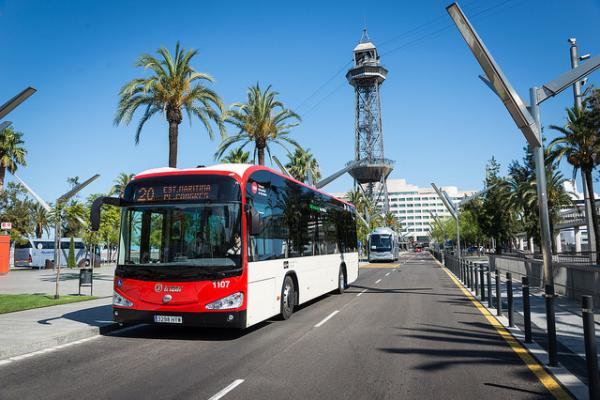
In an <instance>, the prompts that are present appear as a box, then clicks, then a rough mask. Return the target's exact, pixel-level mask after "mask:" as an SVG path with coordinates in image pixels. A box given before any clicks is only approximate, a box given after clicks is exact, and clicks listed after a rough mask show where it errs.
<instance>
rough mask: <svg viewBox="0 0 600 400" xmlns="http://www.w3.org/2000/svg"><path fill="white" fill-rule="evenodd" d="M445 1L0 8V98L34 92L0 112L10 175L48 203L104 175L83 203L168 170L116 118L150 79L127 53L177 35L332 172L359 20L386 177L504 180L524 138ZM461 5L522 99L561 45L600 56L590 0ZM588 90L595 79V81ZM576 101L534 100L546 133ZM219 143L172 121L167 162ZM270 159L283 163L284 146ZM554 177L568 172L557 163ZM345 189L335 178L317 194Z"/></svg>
mask: <svg viewBox="0 0 600 400" xmlns="http://www.w3.org/2000/svg"><path fill="white" fill-rule="evenodd" d="M448 4H449V3H448V2H445V1H434V0H422V1H419V2H410V3H409V2H406V1H402V2H399V1H377V2H364V1H360V2H358V1H350V0H348V1H345V2H343V3H340V2H327V1H323V0H321V1H302V2H282V1H276V2H275V1H274V2H268V1H256V2H251V1H245V2H236V1H233V2H228V3H227V5H226V6H225V4H224V3H223V2H198V1H189V2H185V1H171V2H168V6H167V3H165V2H164V1H161V2H159V1H149V0H148V1H110V0H104V1H79V2H75V1H52V2H47V1H27V0H19V1H16V0H8V1H2V0H0V52H1V54H2V62H1V63H0V88H1V90H0V102H4V101H6V100H8V99H10V98H11V97H12V96H14V95H15V94H16V93H18V92H19V91H21V90H22V89H24V88H26V87H27V86H33V87H35V88H36V89H37V90H38V92H37V93H35V94H34V95H33V96H32V97H31V98H30V99H29V100H27V101H26V102H25V103H23V104H22V105H21V106H20V107H18V108H17V109H16V110H15V111H13V112H12V113H11V114H9V115H8V116H7V117H6V118H5V119H6V120H10V121H12V122H13V126H14V128H15V129H16V130H18V131H21V132H23V134H24V139H25V141H26V148H27V150H28V154H27V166H26V167H21V168H20V169H19V171H18V174H19V175H20V176H21V177H22V178H23V179H24V180H25V181H26V182H27V183H28V184H29V185H30V186H31V187H32V188H34V190H36V191H37V192H38V193H39V194H40V195H41V196H42V197H43V198H45V199H47V200H49V201H52V200H53V199H55V198H56V197H57V196H59V195H61V194H62V193H64V192H66V191H67V190H68V184H67V182H66V179H67V177H72V176H79V177H81V178H82V180H83V179H85V178H87V177H89V176H92V175H94V174H96V173H98V174H100V175H101V177H100V178H99V179H98V180H97V181H96V182H94V183H92V184H91V185H90V186H89V187H88V188H87V189H85V191H84V192H82V197H84V196H86V195H87V194H90V193H99V192H107V191H108V190H109V189H110V187H111V185H112V182H113V180H114V179H115V177H116V176H117V175H118V174H119V173H120V172H131V173H135V172H141V171H143V170H146V169H150V168H155V167H161V166H165V165H166V164H167V161H168V147H167V144H168V142H167V124H166V122H165V121H164V120H163V119H162V118H161V117H155V118H154V119H153V120H151V121H150V122H149V123H147V125H146V127H145V128H144V130H143V132H142V136H141V140H140V143H139V145H137V146H136V145H135V143H134V133H135V128H136V126H137V123H136V122H137V117H139V114H138V115H137V116H136V118H135V119H134V121H133V123H132V124H131V125H129V126H127V125H123V126H115V125H114V124H113V120H114V115H115V110H116V105H117V101H118V92H119V89H120V88H121V86H122V85H123V84H124V83H126V82H127V81H129V80H131V79H133V78H137V77H144V76H147V74H148V72H147V71H144V70H143V69H141V68H138V67H136V66H135V61H136V59H137V58H138V57H139V56H140V55H141V54H142V53H154V52H155V51H156V49H158V48H159V47H160V46H166V47H168V48H169V49H171V50H172V49H174V47H175V43H176V42H177V41H180V42H181V45H182V46H183V47H184V48H194V49H197V50H198V56H197V57H196V58H194V59H193V62H192V65H193V66H194V68H196V69H197V70H199V71H202V72H207V73H209V74H211V75H212V76H214V78H215V80H216V82H215V84H214V85H213V89H214V90H216V91H217V92H218V93H219V95H220V96H221V97H222V99H223V100H224V102H225V103H226V104H227V105H230V104H232V103H234V102H240V101H244V100H245V99H246V90H247V88H248V87H249V86H251V85H254V84H255V83H257V82H259V83H260V84H261V85H263V86H266V85H272V88H273V89H274V90H276V91H277V92H279V93H280V95H279V96H280V99H281V100H282V101H283V102H284V104H286V106H287V107H289V108H290V109H292V110H294V111H296V112H298V113H299V114H300V115H301V116H302V123H301V125H300V126H298V127H297V128H295V129H294V130H293V135H294V137H295V139H296V140H297V141H298V142H300V144H301V145H302V146H304V147H307V148H310V149H311V150H312V151H313V153H314V154H315V156H316V158H317V159H318V160H319V163H320V166H321V171H322V174H323V175H325V176H326V175H329V174H330V173H333V172H335V171H337V170H338V169H340V168H341V167H342V166H343V165H344V164H345V163H346V162H347V161H349V160H351V159H352V158H353V156H354V104H353V102H354V94H353V89H352V87H351V86H350V85H349V84H348V83H347V81H346V79H345V76H344V75H345V73H346V71H347V69H348V68H349V66H350V63H349V62H350V61H351V60H352V49H353V48H354V47H355V46H356V44H357V43H358V41H359V39H360V37H361V31H362V29H363V28H364V27H365V26H366V27H367V29H368V32H369V36H370V38H371V40H372V41H373V42H374V44H375V45H376V46H377V48H378V50H379V53H380V55H381V62H382V65H384V66H385V67H386V68H387V69H388V70H389V74H388V77H387V80H386V81H385V82H384V84H383V86H382V88H381V108H382V120H383V132H384V143H385V156H386V158H390V159H393V160H395V161H396V164H395V169H394V171H393V172H392V175H391V177H392V178H405V179H406V180H407V181H408V182H409V183H412V184H416V185H419V186H428V185H429V183H430V182H432V181H433V182H436V183H438V184H439V185H444V186H447V185H453V186H458V187H459V188H460V189H478V188H480V187H481V186H482V181H483V178H484V171H485V165H486V163H487V162H488V160H489V159H490V158H491V157H492V156H493V157H495V158H496V159H497V160H498V161H499V162H500V163H501V164H502V166H503V172H505V171H506V166H507V165H508V164H509V163H510V162H511V161H512V160H515V159H521V158H522V156H523V151H522V148H523V146H524V145H525V139H524V138H523V135H522V134H521V132H520V131H519V130H517V128H516V127H515V125H514V123H513V121H512V119H511V118H510V116H509V114H508V113H507V111H506V110H505V108H504V107H503V105H502V103H501V102H500V101H499V100H498V98H496V97H495V96H494V95H493V94H492V93H491V92H490V90H489V89H488V88H487V87H486V86H485V85H484V84H483V83H482V82H481V81H480V80H479V79H478V78H477V76H478V75H479V74H481V69H480V67H479V65H478V64H477V62H476V61H475V59H474V58H473V56H472V54H471V52H470V51H469V49H468V48H467V46H466V44H465V42H464V41H463V39H462V37H461V36H460V34H459V33H458V31H457V30H456V28H455V27H454V25H453V24H452V22H451V20H450V17H449V16H448V15H447V13H446V11H445V7H446V6H447V5H448ZM460 4H461V7H462V8H463V10H464V11H465V13H466V15H467V16H468V17H469V18H470V19H471V22H472V23H473V25H474V26H475V28H476V29H477V31H478V33H479V35H480V36H481V37H482V39H483V40H484V41H485V43H486V45H487V47H488V49H489V50H490V51H491V52H492V54H493V55H494V58H495V59H496V61H497V62H498V63H499V65H500V66H501V67H502V69H503V71H504V73H505V75H506V76H507V77H508V78H509V79H510V81H511V82H512V84H513V86H514V87H515V89H516V90H517V91H518V92H519V93H520V95H521V96H522V97H523V98H524V99H525V100H527V98H528V93H529V87H530V86H533V85H537V86H539V85H542V84H543V83H545V82H548V81H550V80H552V79H554V78H555V77H556V76H558V75H559V74H561V73H563V72H565V71H566V70H568V69H569V68H570V64H569V44H568V42H567V39H568V38H570V37H576V38H577V41H578V44H579V46H580V47H579V49H580V54H584V53H591V54H592V55H595V54H599V53H600V41H599V40H598V38H599V37H600V24H598V21H599V20H600V1H599V0H581V1H578V2H567V1H558V0H489V1H483V0H479V1H476V0H466V1H462V2H460ZM534 16H535V18H534ZM590 84H595V85H596V86H598V85H600V73H596V74H595V75H592V76H591V77H590V79H589V81H588V84H587V85H586V86H589V85H590ZM572 104H573V96H572V92H571V90H570V89H569V90H566V91H565V92H563V93H562V94H561V95H559V96H557V97H556V98H553V99H550V100H548V101H546V102H545V103H544V104H543V105H542V108H541V115H542V124H543V125H544V126H547V125H550V124H555V125H563V124H564V122H565V111H564V110H565V108H566V107H569V106H571V105H572ZM235 133H236V132H235V130H233V128H231V127H230V128H229V134H235ZM546 135H547V136H548V137H549V138H552V137H553V136H554V133H553V132H552V131H550V130H548V129H546ZM218 143H219V140H218V139H215V140H214V141H210V140H209V138H208V135H207V133H206V130H205V129H204V128H203V127H202V125H201V124H200V123H199V121H193V122H192V125H191V126H190V124H189V122H188V121H187V120H184V122H183V123H182V124H181V126H180V135H179V157H178V166H179V167H194V166H196V165H199V164H204V165H211V164H213V163H214V160H213V154H214V152H215V149H216V147H217V145H218ZM274 154H277V155H278V156H280V159H282V160H284V159H286V157H285V152H284V151H283V150H276V151H275V153H274ZM562 169H563V171H564V174H565V177H567V178H570V177H571V169H570V168H569V167H568V165H564V166H563V167H562ZM8 179H9V180H11V179H12V178H11V177H9V178H8ZM351 185H352V182H351V179H350V178H349V177H347V176H346V177H345V178H343V179H339V180H338V181H336V182H334V183H332V184H330V185H329V186H328V187H326V190H328V191H332V192H339V191H345V190H347V189H348V188H350V187H351ZM579 186H580V185H579Z"/></svg>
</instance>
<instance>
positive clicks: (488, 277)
mask: <svg viewBox="0 0 600 400" xmlns="http://www.w3.org/2000/svg"><path fill="white" fill-rule="evenodd" d="M486 275H487V287H488V307H489V308H492V270H491V269H490V268H489V267H488V270H487V273H486Z"/></svg>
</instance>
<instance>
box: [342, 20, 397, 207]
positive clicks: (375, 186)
mask: <svg viewBox="0 0 600 400" xmlns="http://www.w3.org/2000/svg"><path fill="white" fill-rule="evenodd" d="M387 73H388V71H387V69H385V68H384V67H383V66H381V64H380V61H379V54H378V53H377V48H376V47H375V45H374V44H373V43H372V42H371V41H370V40H369V36H368V34H367V30H366V29H365V30H363V34H362V38H361V40H360V42H359V44H358V45H357V46H356V47H355V48H354V66H353V67H352V68H351V69H350V70H349V71H348V73H347V74H346V79H348V82H349V83H350V85H352V86H353V87H354V93H355V101H356V109H355V110H356V111H355V122H354V131H355V141H356V144H355V154H354V161H358V162H359V164H358V165H357V166H355V167H353V168H352V169H351V170H350V171H349V173H350V175H352V177H353V178H354V184H355V186H358V187H360V188H361V190H362V191H363V192H364V193H365V194H366V195H367V197H369V198H370V199H371V200H373V201H374V202H376V203H383V211H384V212H387V211H388V210H389V200H388V193H387V185H386V179H387V177H388V175H389V174H390V173H391V172H392V169H393V164H394V162H393V161H391V160H387V159H386V158H385V157H384V153H383V129H382V126H381V99H380V96H379V90H380V88H381V84H382V83H383V82H384V81H385V78H386V76H387Z"/></svg>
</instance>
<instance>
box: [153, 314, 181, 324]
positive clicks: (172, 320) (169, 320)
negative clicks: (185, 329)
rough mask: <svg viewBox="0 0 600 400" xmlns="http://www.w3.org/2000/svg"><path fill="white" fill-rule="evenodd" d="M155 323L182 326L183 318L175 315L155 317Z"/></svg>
mask: <svg viewBox="0 0 600 400" xmlns="http://www.w3.org/2000/svg"><path fill="white" fill-rule="evenodd" d="M154 322H159V323H163V324H182V323H183V317H179V316H175V315H155V316H154Z"/></svg>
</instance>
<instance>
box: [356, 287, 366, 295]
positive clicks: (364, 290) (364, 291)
mask: <svg viewBox="0 0 600 400" xmlns="http://www.w3.org/2000/svg"><path fill="white" fill-rule="evenodd" d="M366 291H367V289H365V290H363V291H362V292H360V293H359V294H357V295H356V297H360V295H361V294H363V293H364V292H366Z"/></svg>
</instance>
